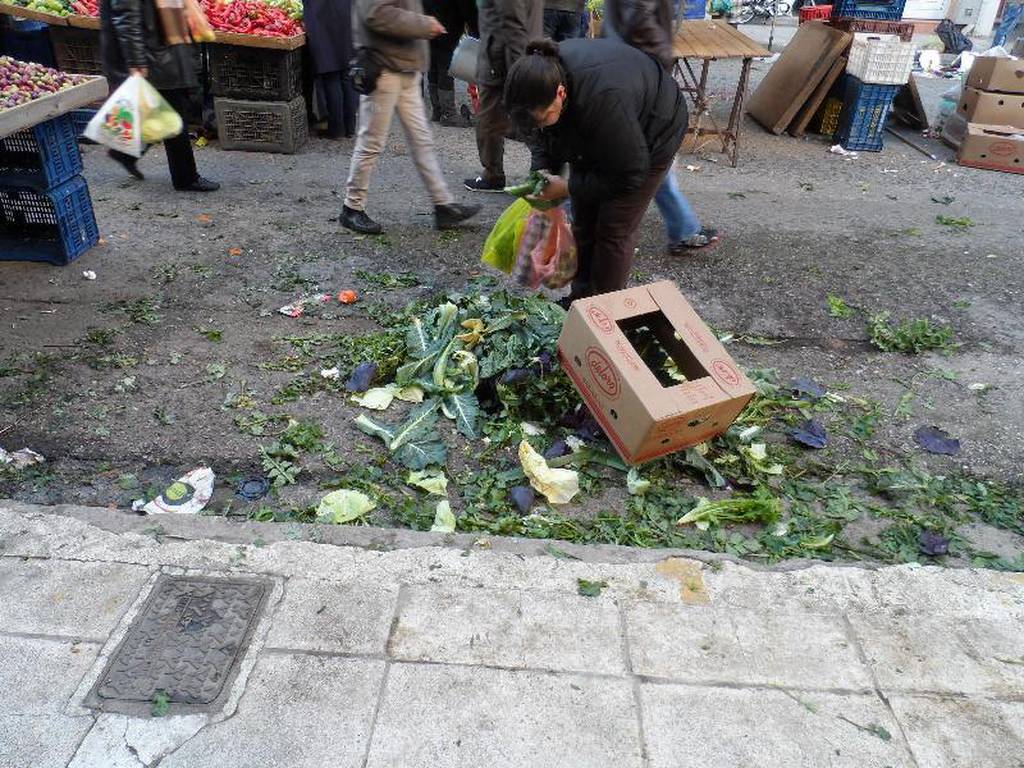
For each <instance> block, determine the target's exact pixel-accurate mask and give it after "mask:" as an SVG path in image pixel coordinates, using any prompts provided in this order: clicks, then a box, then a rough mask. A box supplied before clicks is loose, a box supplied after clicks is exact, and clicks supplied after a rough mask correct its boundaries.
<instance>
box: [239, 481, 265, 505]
mask: <svg viewBox="0 0 1024 768" xmlns="http://www.w3.org/2000/svg"><path fill="white" fill-rule="evenodd" d="M269 490H270V483H269V482H268V480H267V478H265V477H262V476H260V475H253V476H252V477H245V478H242V481H241V482H240V483H239V484H238V491H237V492H238V495H239V496H241V497H242V498H243V499H245V500H246V501H258V500H259V499H262V498H263V497H264V496H266V495H267V491H269Z"/></svg>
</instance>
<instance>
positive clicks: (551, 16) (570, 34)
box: [544, 0, 583, 43]
mask: <svg viewBox="0 0 1024 768" xmlns="http://www.w3.org/2000/svg"><path fill="white" fill-rule="evenodd" d="M582 15H583V2H582V0H544V37H550V38H551V39H552V40H554V41H555V42H556V43H560V42H562V41H563V40H571V39H572V38H574V37H581V35H580V17H581V16H582Z"/></svg>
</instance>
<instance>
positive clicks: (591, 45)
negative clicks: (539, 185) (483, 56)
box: [505, 40, 688, 300]
mask: <svg viewBox="0 0 1024 768" xmlns="http://www.w3.org/2000/svg"><path fill="white" fill-rule="evenodd" d="M505 104H506V107H507V108H508V111H509V114H510V115H512V119H513V120H514V121H515V122H516V123H517V124H522V125H526V126H530V127H532V128H533V129H534V130H533V133H532V140H531V149H532V154H533V163H532V167H533V168H534V169H535V170H541V171H544V172H546V174H547V176H548V185H547V187H546V188H545V190H544V193H543V194H542V195H541V197H542V198H543V199H545V200H561V199H564V198H566V197H568V198H570V200H571V203H572V213H573V235H574V236H575V238H576V248H577V253H578V256H579V272H578V274H577V275H576V279H575V280H574V281H573V284H572V292H571V294H570V296H569V298H570V300H575V299H578V298H582V297H585V296H590V295H593V294H597V293H606V292H608V291H614V290H618V289H620V288H624V287H625V285H626V281H627V280H628V279H629V273H630V268H631V267H632V264H633V250H634V248H635V247H636V241H637V237H638V235H637V228H638V227H639V225H640V221H641V220H642V219H643V215H644V212H645V211H646V210H647V207H648V205H650V202H651V199H652V198H653V197H654V194H655V192H656V191H657V189H658V187H659V186H660V185H661V183H662V181H663V179H664V177H665V173H666V172H667V171H668V169H669V167H670V166H671V165H672V161H673V158H675V155H676V152H677V151H678V150H679V146H680V144H682V141H683V135H684V134H685V132H686V127H687V124H688V116H687V110H686V101H685V99H684V98H683V93H682V91H681V90H680V89H679V87H678V86H677V85H676V83H675V81H674V80H673V79H672V78H671V77H669V76H668V75H667V73H666V72H665V70H664V69H663V68H662V66H661V65H660V64H659V63H658V62H657V61H656V60H655V59H653V58H652V57H651V56H648V55H647V54H645V53H643V52H641V51H638V50H637V49H636V48H632V47H630V46H628V45H625V44H623V43H621V42H619V41H617V40H567V41H565V42H564V43H555V42H552V41H551V40H536V41H533V42H531V43H530V44H529V45H528V46H527V48H526V55H525V56H523V57H522V58H521V59H520V60H519V61H517V62H516V63H515V64H513V65H512V67H511V69H510V70H509V73H508V79H507V81H506V83H505ZM566 163H568V165H569V180H568V182H566V180H565V179H564V178H562V177H561V176H559V175H557V173H558V172H559V171H560V170H561V168H562V167H563V166H564V165H565V164H566Z"/></svg>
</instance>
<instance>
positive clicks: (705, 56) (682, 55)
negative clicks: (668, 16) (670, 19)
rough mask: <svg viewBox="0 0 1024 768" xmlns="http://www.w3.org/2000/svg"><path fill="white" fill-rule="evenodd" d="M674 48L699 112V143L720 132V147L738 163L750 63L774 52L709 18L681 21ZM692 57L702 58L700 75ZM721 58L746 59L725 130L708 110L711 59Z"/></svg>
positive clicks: (695, 131) (693, 130)
mask: <svg viewBox="0 0 1024 768" xmlns="http://www.w3.org/2000/svg"><path fill="white" fill-rule="evenodd" d="M673 48H674V53H675V57H676V72H677V73H678V74H679V76H680V77H681V78H682V81H683V86H682V87H683V90H684V91H686V92H687V93H689V94H690V96H691V98H692V99H693V108H694V112H695V113H696V115H697V117H696V120H695V121H694V123H693V125H692V126H691V127H690V132H691V133H693V135H694V139H695V141H696V142H697V145H698V146H701V145H700V140H701V137H702V136H717V137H718V139H719V140H720V141H721V144H722V149H721V151H722V152H723V153H724V154H726V155H728V156H729V161H730V162H731V164H732V165H733V166H735V165H736V159H737V156H738V153H739V140H740V119H741V117H742V115H743V100H744V98H746V94H747V83H748V81H749V80H750V63H751V62H752V61H753V60H754V59H757V58H764V57H767V56H771V55H772V54H771V52H770V51H768V50H767V49H766V48H764V47H762V46H761V45H760V44H758V43H757V42H755V41H753V40H751V39H750V38H749V37H747V36H746V35H744V34H743V33H742V32H739V31H738V30H737V29H735V28H734V27H732V26H730V25H729V24H726V23H724V22H720V21H713V20H710V19H701V20H694V21H683V22H680V23H679V26H678V28H677V30H676V35H675V41H674V45H673ZM693 59H701V60H702V64H701V70H700V75H699V76H698V75H697V73H696V72H695V71H694V68H693V64H692V60H693ZM720 59H742V60H743V64H742V67H741V69H740V79H739V82H738V83H737V85H736V92H735V95H734V96H733V102H732V111H731V112H730V114H729V123H728V125H727V126H726V128H725V130H722V129H720V128H719V127H718V124H717V123H716V122H715V120H714V118H713V117H712V116H711V114H710V112H709V110H708V107H709V106H710V104H711V99H710V97H709V96H708V92H707V84H708V71H709V69H710V66H711V62H712V61H717V60H720ZM705 121H707V122H709V123H710V124H711V127H709V128H706V127H704V122H705Z"/></svg>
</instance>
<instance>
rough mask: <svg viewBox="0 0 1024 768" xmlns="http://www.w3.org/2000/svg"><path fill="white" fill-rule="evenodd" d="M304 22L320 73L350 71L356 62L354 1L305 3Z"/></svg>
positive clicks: (310, 49) (322, 0) (328, 0)
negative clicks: (354, 57)
mask: <svg viewBox="0 0 1024 768" xmlns="http://www.w3.org/2000/svg"><path fill="white" fill-rule="evenodd" d="M302 21H303V23H304V24H305V26H306V40H307V42H308V43H309V52H310V53H311V54H312V56H313V63H314V65H315V66H316V73H317V74H318V75H323V74H326V73H328V72H346V71H348V63H349V62H350V61H351V60H352V0H304V2H303V12H302Z"/></svg>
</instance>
